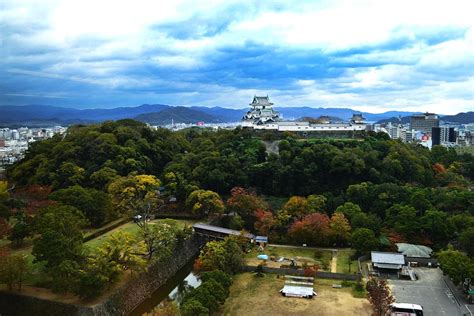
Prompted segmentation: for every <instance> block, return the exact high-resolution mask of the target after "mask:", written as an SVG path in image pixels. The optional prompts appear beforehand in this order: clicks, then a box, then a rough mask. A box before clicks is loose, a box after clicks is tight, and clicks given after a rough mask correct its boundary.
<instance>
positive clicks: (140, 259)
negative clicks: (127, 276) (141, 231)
mask: <svg viewBox="0 0 474 316" xmlns="http://www.w3.org/2000/svg"><path fill="white" fill-rule="evenodd" d="M145 251H146V245H145V242H144V241H138V240H137V238H135V237H134V236H132V235H131V234H129V233H126V232H121V231H119V232H117V233H113V234H112V235H110V237H108V238H107V239H106V240H105V242H104V243H103V244H102V245H101V246H100V247H99V248H97V250H96V253H95V255H96V256H100V257H104V258H107V260H108V261H109V262H111V263H114V264H117V265H118V266H120V267H121V269H122V270H130V271H132V272H137V271H143V270H144V269H145V267H146V260H145V259H144V254H145Z"/></svg>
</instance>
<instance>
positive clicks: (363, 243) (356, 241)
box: [351, 228, 379, 254]
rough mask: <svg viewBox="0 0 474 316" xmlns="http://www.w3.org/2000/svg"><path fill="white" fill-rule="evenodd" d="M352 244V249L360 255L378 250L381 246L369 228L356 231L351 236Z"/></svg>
mask: <svg viewBox="0 0 474 316" xmlns="http://www.w3.org/2000/svg"><path fill="white" fill-rule="evenodd" d="M351 243H352V248H353V249H355V250H356V251H357V252H358V253H359V254H363V253H368V252H369V251H372V250H376V249H377V247H378V245H379V241H378V240H377V238H376V237H375V234H374V232H373V231H371V230H370V229H368V228H357V229H356V230H354V231H353V232H352V236H351Z"/></svg>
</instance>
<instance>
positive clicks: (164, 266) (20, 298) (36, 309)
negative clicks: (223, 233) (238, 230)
mask: <svg viewBox="0 0 474 316" xmlns="http://www.w3.org/2000/svg"><path fill="white" fill-rule="evenodd" d="M202 245H203V240H201V239H200V238H198V237H197V236H193V237H192V238H191V239H189V240H186V241H185V242H184V243H183V245H181V246H180V247H178V248H177V249H176V251H174V252H173V255H172V256H171V257H170V258H168V259H167V260H164V261H161V262H157V263H155V264H153V265H152V266H151V267H150V268H149V269H148V271H147V272H145V273H142V274H140V275H138V276H137V277H135V278H133V279H131V280H130V281H129V282H127V283H125V284H124V285H122V286H121V287H119V288H118V289H117V290H115V291H114V292H113V293H112V294H111V295H110V296H109V297H107V298H106V299H104V300H103V301H102V302H101V303H99V304H97V305H94V306H81V305H73V304H65V303H61V302H57V301H50V300H45V299H40V298H37V297H33V296H27V295H23V294H21V293H13V292H1V291H0V315H1V316H10V315H12V316H14V315H37V316H42V315H45V316H46V315H48V316H50V315H51V316H54V315H58V316H59V315H61V316H63V315H77V316H106V315H127V314H128V313H130V312H131V311H132V310H133V309H134V308H135V307H136V306H138V305H139V304H140V303H141V302H143V301H144V300H145V299H147V298H148V297H150V296H151V295H152V294H153V293H154V292H155V290H157V289H158V288H159V287H160V286H162V285H163V284H165V282H166V281H167V280H168V279H169V278H170V277H172V276H173V275H174V274H175V273H176V272H178V271H179V270H180V269H181V268H182V267H183V266H185V265H186V263H188V262H189V260H191V259H192V258H194V257H195V256H196V255H197V254H198V253H199V249H200V247H201V246H202Z"/></svg>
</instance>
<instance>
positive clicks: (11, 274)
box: [0, 254, 28, 291]
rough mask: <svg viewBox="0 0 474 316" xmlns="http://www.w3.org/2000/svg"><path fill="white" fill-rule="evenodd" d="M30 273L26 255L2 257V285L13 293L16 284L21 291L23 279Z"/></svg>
mask: <svg viewBox="0 0 474 316" xmlns="http://www.w3.org/2000/svg"><path fill="white" fill-rule="evenodd" d="M27 272H28V260H27V259H26V256H24V255H14V256H9V255H8V254H2V255H0V283H4V284H6V285H7V286H8V289H9V290H10V291H11V290H12V289H13V286H14V285H15V284H16V285H17V286H18V289H19V290H21V286H22V283H23V279H24V277H25V274H26V273H27Z"/></svg>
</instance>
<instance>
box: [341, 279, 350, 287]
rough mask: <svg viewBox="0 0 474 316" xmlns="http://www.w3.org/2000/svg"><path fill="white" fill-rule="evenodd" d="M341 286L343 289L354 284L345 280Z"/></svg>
mask: <svg viewBox="0 0 474 316" xmlns="http://www.w3.org/2000/svg"><path fill="white" fill-rule="evenodd" d="M341 285H342V287H351V286H352V282H350V281H347V280H343V281H342V282H341Z"/></svg>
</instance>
